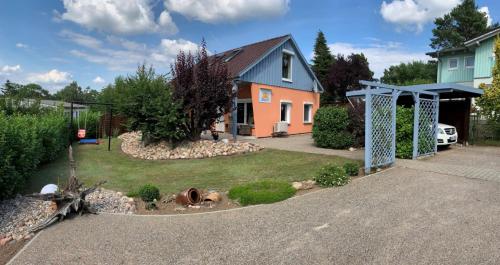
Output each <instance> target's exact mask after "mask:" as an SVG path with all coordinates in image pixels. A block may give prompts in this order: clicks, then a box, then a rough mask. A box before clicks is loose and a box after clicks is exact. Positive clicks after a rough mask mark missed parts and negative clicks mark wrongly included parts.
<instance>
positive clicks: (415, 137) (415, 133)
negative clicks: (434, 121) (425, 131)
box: [412, 92, 420, 159]
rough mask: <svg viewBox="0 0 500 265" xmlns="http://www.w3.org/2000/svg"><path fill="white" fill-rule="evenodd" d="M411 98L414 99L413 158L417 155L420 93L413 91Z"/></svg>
mask: <svg viewBox="0 0 500 265" xmlns="http://www.w3.org/2000/svg"><path fill="white" fill-rule="evenodd" d="M413 98H414V100H415V109H414V115H413V156H412V158H413V159H417V157H418V131H419V120H420V93H418V92H416V93H413Z"/></svg>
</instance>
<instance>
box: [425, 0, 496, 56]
mask: <svg viewBox="0 0 500 265" xmlns="http://www.w3.org/2000/svg"><path fill="white" fill-rule="evenodd" d="M434 24H435V28H434V29H433V30H432V35H433V37H432V38H431V44H430V46H431V48H433V49H435V50H441V49H446V48H453V47H460V46H462V45H463V43H464V42H465V41H467V40H470V39H473V38H475V37H477V36H479V35H481V34H484V33H486V32H487V31H488V30H490V28H489V27H488V18H487V17H486V14H485V13H483V12H481V11H478V10H477V5H476V2H475V1H474V0H464V1H463V2H462V3H461V4H460V5H458V6H456V7H455V8H453V10H451V12H450V13H448V14H445V15H444V16H443V17H440V18H436V20H434Z"/></svg>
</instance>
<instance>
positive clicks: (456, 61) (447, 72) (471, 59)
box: [427, 28, 500, 88]
mask: <svg viewBox="0 0 500 265" xmlns="http://www.w3.org/2000/svg"><path fill="white" fill-rule="evenodd" d="M499 35H500V28H496V29H494V30H491V31H489V32H488V33H485V34H483V35H481V36H479V37H476V38H474V39H472V40H468V41H466V42H464V45H463V46H461V47H454V48H451V49H444V50H441V51H436V52H430V53H427V55H429V56H431V57H433V58H437V60H438V73H437V74H438V77H437V83H460V84H463V85H467V86H472V87H475V88H477V87H479V85H480V84H482V83H484V84H486V85H491V83H492V69H493V65H494V60H495V55H494V50H493V49H494V45H495V39H496V38H497V37H498V36H499Z"/></svg>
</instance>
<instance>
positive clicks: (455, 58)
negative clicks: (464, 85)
mask: <svg viewBox="0 0 500 265" xmlns="http://www.w3.org/2000/svg"><path fill="white" fill-rule="evenodd" d="M451 60H457V66H455V67H453V68H452V67H450V65H451ZM459 61H460V60H458V57H453V58H449V59H448V71H453V70H457V69H458V66H459V65H460V62H459Z"/></svg>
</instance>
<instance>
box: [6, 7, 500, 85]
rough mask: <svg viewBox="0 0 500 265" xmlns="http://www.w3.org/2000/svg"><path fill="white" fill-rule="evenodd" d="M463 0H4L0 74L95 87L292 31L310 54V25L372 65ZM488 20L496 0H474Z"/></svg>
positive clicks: (428, 32) (382, 64)
mask: <svg viewBox="0 0 500 265" xmlns="http://www.w3.org/2000/svg"><path fill="white" fill-rule="evenodd" d="M460 1H461V0H385V1H379V0H314V1H312V0H198V1H196V0H43V1H39V0H31V1H30V0H15V1H14V0H10V1H2V3H1V4H0V5H1V8H0V83H3V82H5V81H6V80H7V79H8V80H11V81H13V82H19V83H23V84H25V83H38V84H40V85H42V86H43V87H44V88H46V89H49V91H51V92H55V91H57V90H59V89H61V88H63V87H64V86H65V85H67V84H68V83H70V82H71V81H77V82H78V84H79V85H80V86H82V87H87V86H90V87H91V88H93V89H97V90H100V89H102V88H103V87H104V86H106V85H107V84H109V83H112V82H113V80H114V79H115V78H116V77H117V76H119V75H123V76H126V75H128V74H133V73H134V72H135V69H136V68H137V66H138V65H139V64H141V63H146V64H151V65H153V66H154V68H155V69H156V71H157V72H158V73H165V74H168V72H169V70H170V64H171V63H172V62H173V60H174V59H175V56H176V54H177V53H178V51H179V50H184V51H191V52H194V51H196V50H197V49H198V46H199V43H200V42H201V40H202V39H203V38H204V39H205V40H206V42H207V46H208V49H209V51H210V52H211V53H216V52H221V51H225V50H228V49H232V48H236V47H240V46H242V45H245V44H249V43H252V42H256V41H260V40H265V39H268V38H272V37H276V36H281V35H285V34H292V36H293V37H294V39H295V40H296V41H297V43H298V45H299V48H300V49H301V51H302V53H303V54H304V55H305V56H306V57H307V59H308V60H310V59H311V58H312V56H313V46H314V41H315V38H316V35H317V32H318V30H321V31H323V32H324V33H325V36H326V39H327V41H328V45H329V47H330V49H331V51H332V53H334V54H350V53H359V52H363V53H364V54H365V55H366V57H367V58H368V61H369V63H370V68H371V69H372V71H374V72H375V77H376V78H379V77H381V76H382V75H383V71H384V69H385V68H387V67H389V66H391V65H396V64H399V63H400V62H408V61H412V60H424V61H425V60H428V59H430V58H429V57H427V56H426V55H425V53H426V52H429V51H430V50H431V49H430V47H429V43H430V38H431V36H432V28H433V20H434V19H435V18H436V17H439V16H442V15H443V14H445V13H448V12H449V11H450V10H451V9H452V8H453V7H454V6H456V5H457V4H459V3H460ZM476 3H477V5H478V7H479V9H480V10H481V11H483V12H485V13H487V14H488V17H489V19H490V21H493V22H497V21H499V20H500V1H498V0H476Z"/></svg>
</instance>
